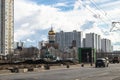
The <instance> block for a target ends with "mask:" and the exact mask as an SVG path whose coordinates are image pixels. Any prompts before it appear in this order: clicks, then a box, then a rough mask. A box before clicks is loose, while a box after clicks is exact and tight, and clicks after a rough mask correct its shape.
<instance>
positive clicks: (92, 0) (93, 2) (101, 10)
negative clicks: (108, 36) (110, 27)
mask: <svg viewBox="0 0 120 80" xmlns="http://www.w3.org/2000/svg"><path fill="white" fill-rule="evenodd" d="M90 2H91V3H92V4H93V5H94V6H95V8H96V9H98V10H99V11H100V12H101V13H102V14H103V15H104V16H105V17H106V18H107V19H108V20H109V21H111V19H110V18H111V16H109V15H108V14H107V12H105V11H104V10H103V9H101V8H99V7H98V6H97V4H96V3H95V1H94V0H90ZM106 15H108V16H109V17H110V18H109V17H107V16H106Z"/></svg>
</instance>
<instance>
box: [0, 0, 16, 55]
mask: <svg viewBox="0 0 120 80" xmlns="http://www.w3.org/2000/svg"><path fill="white" fill-rule="evenodd" d="M13 48H14V0H0V55H7V54H9V53H12V51H13Z"/></svg>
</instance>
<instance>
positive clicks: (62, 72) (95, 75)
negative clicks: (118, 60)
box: [0, 64, 120, 80]
mask: <svg viewBox="0 0 120 80" xmlns="http://www.w3.org/2000/svg"><path fill="white" fill-rule="evenodd" d="M0 80H120V64H110V65H109V67H106V68H94V67H78V68H69V69H67V68H66V69H57V70H46V71H41V72H27V73H15V74H1V75H0Z"/></svg>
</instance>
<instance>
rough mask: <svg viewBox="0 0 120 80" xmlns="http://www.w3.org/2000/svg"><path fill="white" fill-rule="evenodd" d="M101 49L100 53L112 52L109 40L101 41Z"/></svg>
mask: <svg viewBox="0 0 120 80" xmlns="http://www.w3.org/2000/svg"><path fill="white" fill-rule="evenodd" d="M101 48H102V52H112V50H113V49H112V45H111V40H109V39H101Z"/></svg>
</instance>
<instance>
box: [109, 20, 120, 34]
mask: <svg viewBox="0 0 120 80" xmlns="http://www.w3.org/2000/svg"><path fill="white" fill-rule="evenodd" d="M117 25H120V22H112V28H111V29H110V32H112V31H113V29H114V28H117V30H120V27H118V26H117Z"/></svg>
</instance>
